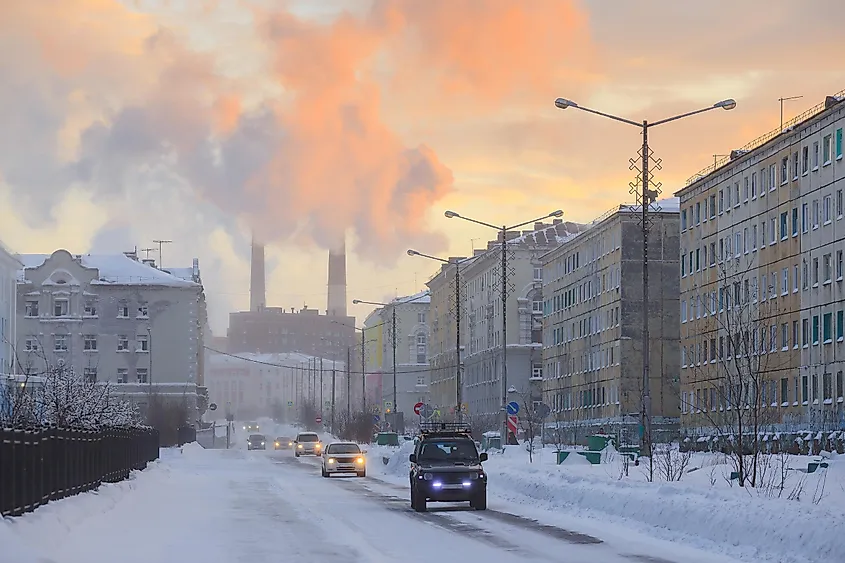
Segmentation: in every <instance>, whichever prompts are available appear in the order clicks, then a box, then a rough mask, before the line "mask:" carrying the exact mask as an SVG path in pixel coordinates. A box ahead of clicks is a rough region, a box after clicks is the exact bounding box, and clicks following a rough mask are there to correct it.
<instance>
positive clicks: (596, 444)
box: [587, 434, 613, 452]
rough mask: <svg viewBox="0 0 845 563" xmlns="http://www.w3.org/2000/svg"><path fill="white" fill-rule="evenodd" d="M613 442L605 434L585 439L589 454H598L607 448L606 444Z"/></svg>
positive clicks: (610, 437) (611, 438)
mask: <svg viewBox="0 0 845 563" xmlns="http://www.w3.org/2000/svg"><path fill="white" fill-rule="evenodd" d="M611 440H613V437H612V436H608V435H607V434H595V435H593V436H588V437H587V449H588V450H590V451H591V452H600V451H602V450H603V449H605V448H606V447H607V444H608V443H610V441H611Z"/></svg>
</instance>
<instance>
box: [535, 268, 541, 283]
mask: <svg viewBox="0 0 845 563" xmlns="http://www.w3.org/2000/svg"><path fill="white" fill-rule="evenodd" d="M534 281H543V268H534Z"/></svg>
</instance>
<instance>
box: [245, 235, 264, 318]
mask: <svg viewBox="0 0 845 563" xmlns="http://www.w3.org/2000/svg"><path fill="white" fill-rule="evenodd" d="M264 283H265V282H264V245H263V244H261V243H260V242H258V241H256V240H255V237H253V238H252V258H251V259H250V278H249V310H250V311H258V310H260V309H263V308H264V307H265V306H266V305H267V296H266V292H265V289H264Z"/></svg>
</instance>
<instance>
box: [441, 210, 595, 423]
mask: <svg viewBox="0 0 845 563" xmlns="http://www.w3.org/2000/svg"><path fill="white" fill-rule="evenodd" d="M580 228H581V226H580V225H577V224H574V223H564V222H563V221H561V220H554V222H553V223H552V224H544V223H537V224H535V225H534V229H532V230H526V231H522V232H508V233H507V243H506V247H507V253H508V255H507V261H508V272H509V274H508V280H507V283H508V299H507V304H506V310H505V316H506V322H507V342H506V343H505V342H504V340H505V338H504V335H503V334H502V325H503V322H502V316H503V315H502V294H501V283H500V279H501V267H502V266H501V264H502V251H501V247H502V244H501V235H500V238H499V239H498V240H496V241H490V242H488V244H487V248H486V249H484V250H476V251H475V252H474V255H473V256H472V257H470V258H468V259H464V260H462V259H454V260H453V261H452V263H450V264H444V266H443V267H442V268H441V270H440V272H438V274H437V275H436V276H434V278H432V279H431V280H430V281H429V283H428V286H429V288H430V289H431V306H430V314H431V316H432V325H431V341H432V346H433V348H432V350H431V352H430V356H429V360H430V373H431V375H430V377H431V385H430V387H431V399H432V403H434V404H435V405H436V406H438V407H440V409H441V412H444V413H445V412H448V411H449V410H450V409H452V410H453V409H454V407H453V404H454V403H455V392H456V385H455V379H456V375H457V366H458V365H461V367H462V378H461V379H462V382H463V385H462V395H463V397H462V399H463V400H462V403H463V405H462V408H463V409H464V410H465V412H467V413H468V414H469V416H470V417H472V418H475V419H476V420H478V421H479V422H478V423H479V424H484V425H486V426H489V427H490V428H488V429H489V430H495V429H497V428H498V426H497V425H498V424H500V422H499V421H500V420H501V416H502V414H501V413H502V400H503V395H505V396H506V395H507V392H508V390H509V389H511V388H513V390H514V391H515V392H516V393H517V394H519V395H522V396H525V395H531V396H532V399H534V400H540V396H539V392H538V391H539V385H538V383H539V382H540V381H542V379H543V359H542V314H543V309H542V303H543V296H542V279H541V272H542V265H541V257H542V256H543V255H544V254H546V253H547V252H549V251H550V250H551V249H553V248H554V247H555V246H557V245H558V244H559V242H560V241H561V240H563V239H565V238H566V237H567V236H569V235H570V234H571V233H572V232H577V231H578V230H579V229H580ZM455 267H458V268H459V270H460V288H461V315H460V318H461V348H462V352H461V362H460V364H459V362H458V361H457V341H456V328H457V327H456V322H455V307H454V303H455ZM505 345H506V346H507V389H503V388H502V387H503V385H502V384H503V380H502V375H503V369H502V367H503V353H502V352H503V348H504V346H505ZM535 395H536V396H535ZM444 409H445V410H444Z"/></svg>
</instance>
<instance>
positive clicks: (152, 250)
mask: <svg viewBox="0 0 845 563" xmlns="http://www.w3.org/2000/svg"><path fill="white" fill-rule="evenodd" d="M135 248H137V247H135ZM156 250H158V249H157V248H142V249H141V252H144V253H146V255H145V256H144V258H149V257H150V252H155V251H156Z"/></svg>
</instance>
